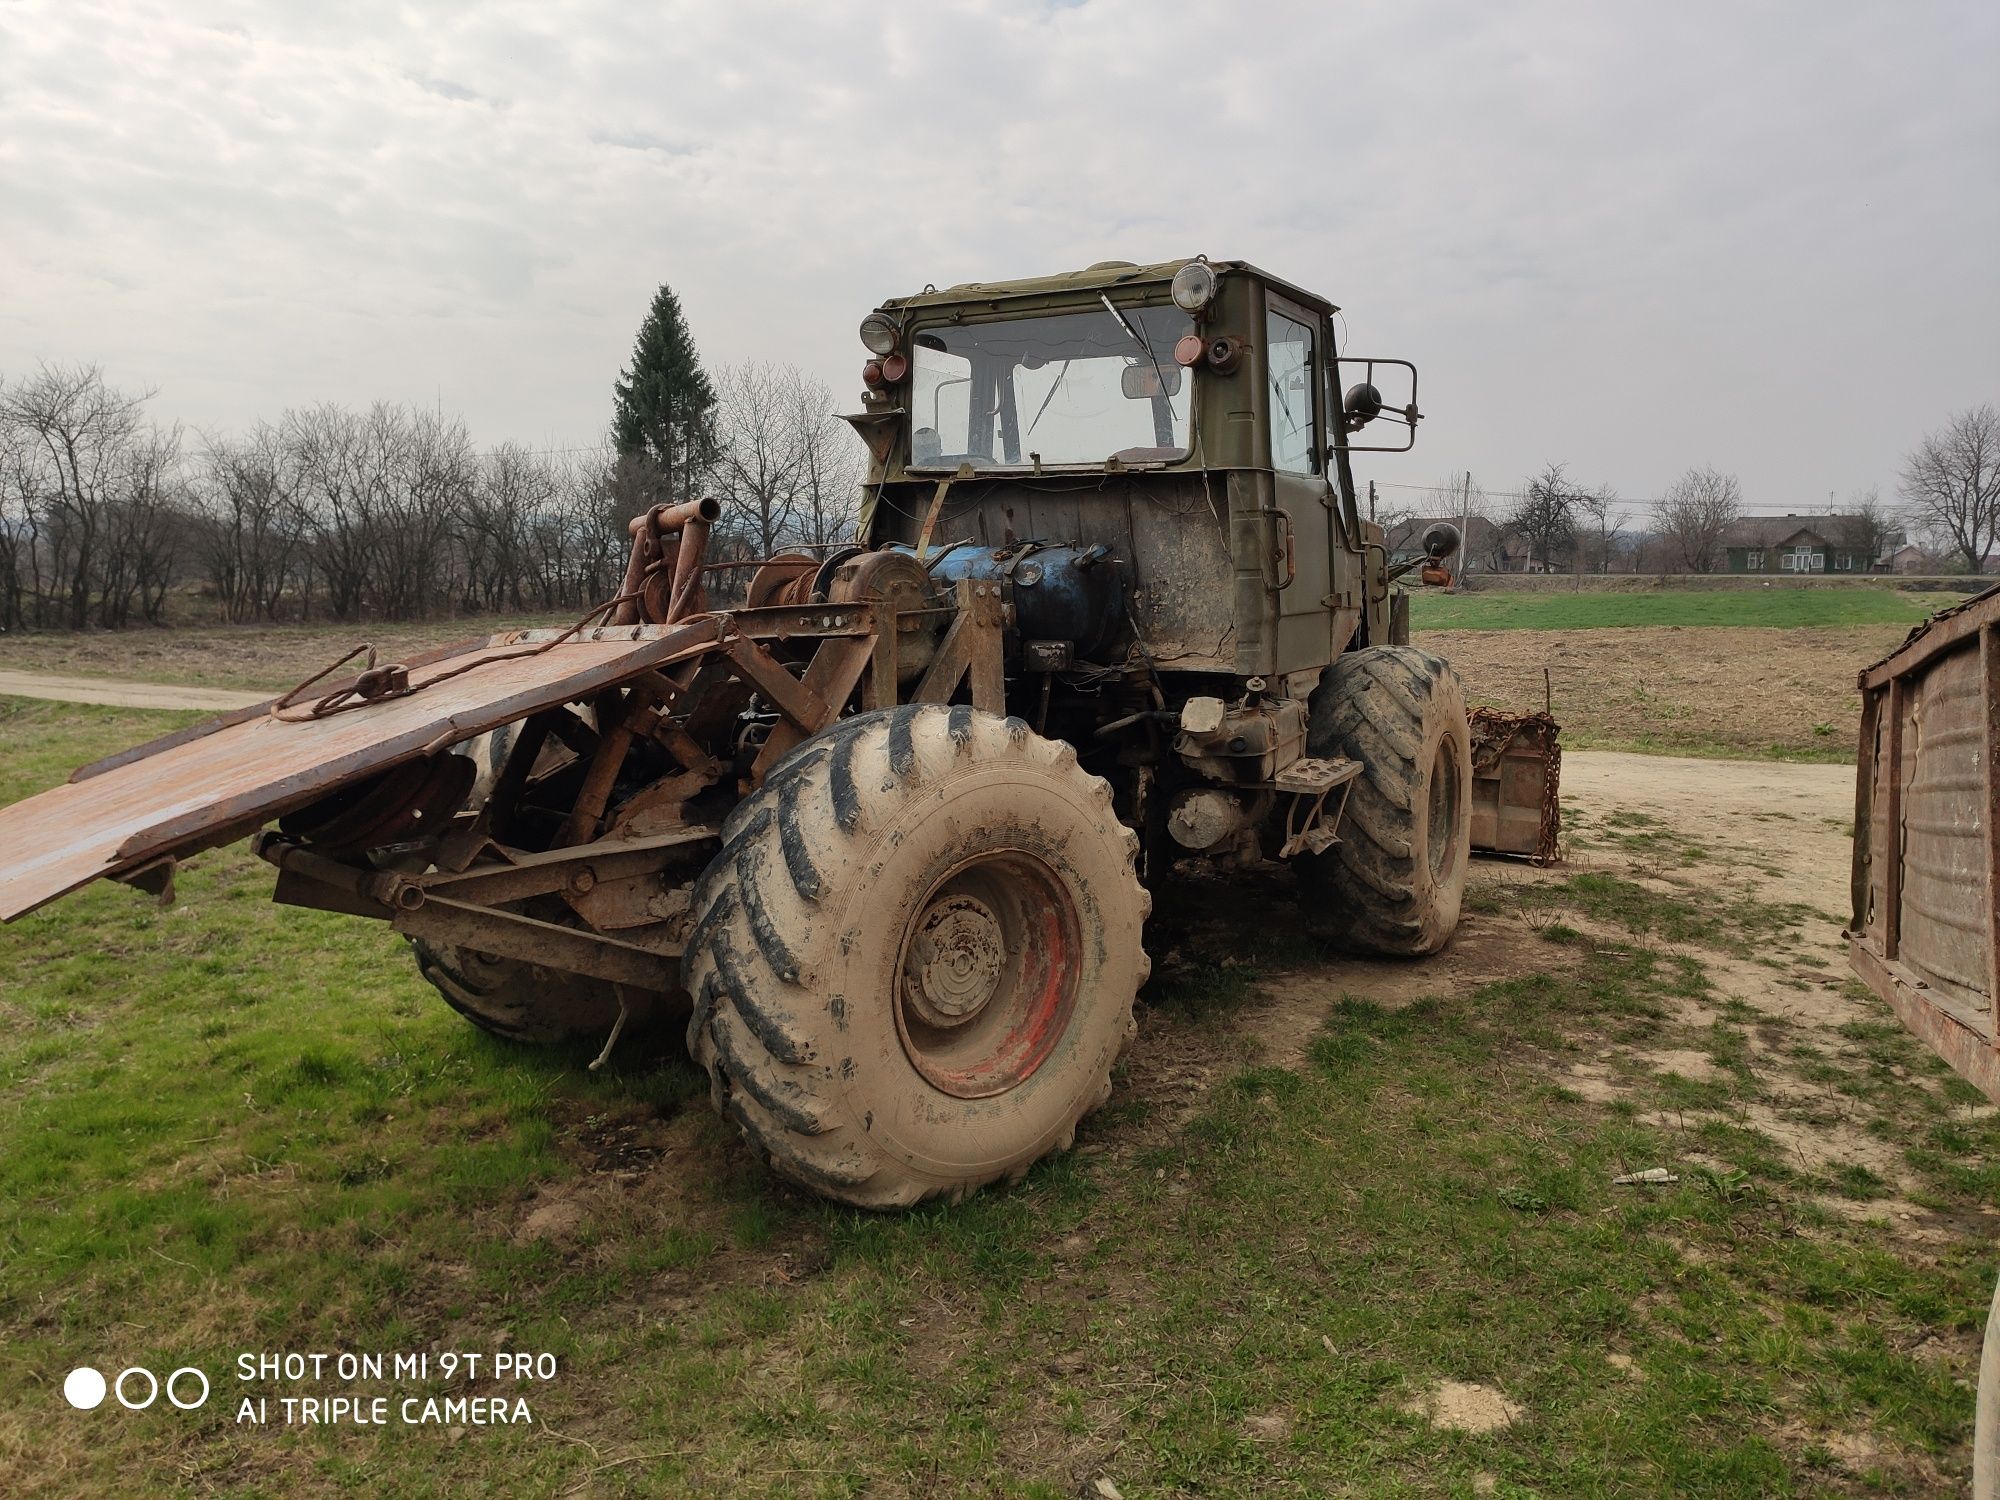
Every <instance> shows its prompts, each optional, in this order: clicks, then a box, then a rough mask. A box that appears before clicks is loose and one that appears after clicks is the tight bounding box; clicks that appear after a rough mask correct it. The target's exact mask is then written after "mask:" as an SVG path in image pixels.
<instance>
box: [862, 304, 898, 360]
mask: <svg viewBox="0 0 2000 1500" xmlns="http://www.w3.org/2000/svg"><path fill="white" fill-rule="evenodd" d="M898 337H899V334H898V332H897V329H896V322H895V319H893V318H891V317H890V316H889V315H888V314H887V313H880V312H872V313H870V314H869V315H868V316H867V317H865V318H863V319H862V320H861V343H862V347H864V348H865V349H867V351H868V352H869V353H870V354H876V355H881V354H893V353H895V350H896V342H897V339H898Z"/></svg>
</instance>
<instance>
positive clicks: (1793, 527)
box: [1722, 515, 1848, 547]
mask: <svg viewBox="0 0 2000 1500" xmlns="http://www.w3.org/2000/svg"><path fill="white" fill-rule="evenodd" d="M1847 519H1848V518H1847V517H1846V516H1825V515H1820V516H1813V515H1787V516H1745V517H1744V518H1743V519H1742V520H1740V521H1731V522H1730V523H1729V525H1728V527H1727V528H1726V529H1724V531H1723V533H1722V545H1723V546H1725V547H1781V546H1783V545H1784V544H1785V543H1786V542H1789V541H1791V540H1792V539H1793V538H1795V537H1797V536H1798V535H1799V534H1800V533H1801V532H1805V533H1807V534H1809V535H1810V536H1811V538H1812V539H1813V540H1814V541H1819V542H1828V541H1832V540H1833V539H1834V538H1835V537H1836V536H1838V535H1839V534H1840V528H1841V527H1842V526H1843V525H1845V524H1846V522H1847Z"/></svg>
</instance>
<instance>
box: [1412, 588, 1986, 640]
mask: <svg viewBox="0 0 2000 1500" xmlns="http://www.w3.org/2000/svg"><path fill="white" fill-rule="evenodd" d="M1957 602H1958V596H1957V595H1955V594H1947V595H1938V594H1922V595H1916V594H1904V593H1899V592H1897V591H1896V590H1894V589H1887V588H1881V589H1873V588H1853V589H1802V588H1791V589H1780V588H1774V589H1713V590H1698V589H1687V590H1681V589H1675V590H1664V589H1663V590H1656V591H1652V592H1648V593H1629V594H1627V593H1584V592H1578V593H1574V594H1564V593H1557V592H1551V593H1546V594H1510V593H1497V592H1493V593H1480V592H1477V591H1476V590H1475V591H1473V592H1469V593H1459V594H1447V593H1444V592H1442V591H1441V590H1437V589H1419V590H1413V591H1412V594H1411V598H1410V624H1411V628H1412V629H1415V630H1611V629H1620V628H1630V627H1633V626H1680V627H1684V628H1685V627H1690V626H1702V627H1709V628H1714V629H1730V628H1738V629H1741V628H1763V629H1782V630H1797V629H1802V628H1805V627H1809V626H1819V627H1827V626H1845V625H1881V624H1892V623H1893V624H1903V625H1914V624H1915V623H1916V622H1917V621H1919V620H1921V619H1923V618H1924V617H1925V616H1926V615H1928V614H1929V613H1930V612H1931V611H1932V610H1934V609H1938V608H1941V607H1943V606H1944V605H1947V604H1954V603H1957Z"/></svg>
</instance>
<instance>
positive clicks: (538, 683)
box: [0, 615, 722, 921]
mask: <svg viewBox="0 0 2000 1500" xmlns="http://www.w3.org/2000/svg"><path fill="white" fill-rule="evenodd" d="M721 628H722V627H721V623H720V621H719V620H718V618H717V617H715V616H712V615H710V616H703V617H700V618H698V619H695V620H692V621H690V622H688V623H686V624H684V625H677V626H669V627H663V626H620V627H612V628H600V629H596V630H588V631H577V632H564V633H562V634H560V635H557V634H555V633H553V632H535V633H523V632H509V633H506V634H502V635H496V636H493V637H491V638H490V639H488V640H485V641H480V642H473V643H470V644H467V645H463V646H457V647H450V648H447V649H445V650H443V651H439V652H433V653H430V654H428V655H426V656H423V657H417V658H414V659H412V661H411V662H410V663H409V664H408V667H407V669H406V670H407V681H406V682H405V681H403V680H401V679H397V680H394V681H393V682H392V683H391V685H389V686H388V687H387V688H386V691H382V692H381V695H380V696H378V697H375V698H373V699H368V698H363V697H360V696H358V695H357V693H356V692H355V690H354V685H353V684H354V681H355V680H354V679H350V680H349V682H347V683H335V684H332V685H331V686H330V687H329V688H328V689H324V690H322V691H321V693H320V695H319V696H318V697H317V698H302V699H301V701H292V702H288V701H287V700H288V699H294V698H299V697H300V695H299V694H298V693H297V690H295V691H294V693H293V694H288V695H287V698H286V699H273V700H272V701H271V702H269V703H265V704H259V705H258V706H256V707H254V708H246V709H239V710H236V711H235V712H233V713H229V714H225V715H223V716H222V717H220V718H216V719H210V720H207V721H206V722H204V723H201V724H196V725H193V726H191V727H190V728H188V729H184V730H182V731H180V732H179V733H178V734H172V735H168V736H166V737H165V738H163V739H159V740H155V741H153V742H152V743H150V744H147V745H141V746H139V747H138V748H136V749H133V750H128V751H125V752H124V753H122V754H120V755H115V756H112V757H111V758H110V759H108V760H103V761H99V762H98V763H96V764H95V765H90V766H85V767H84V768H83V769H81V770H79V771H77V772H76V773H75V774H74V775H72V776H71V777H70V779H69V781H68V783H67V784H65V785H63V786H59V787H56V788H54V789H53V790H51V791H47V792H43V793H41V794H40V795H39V796H35V797H30V798H28V799H27V800H26V801H23V802H17V803H15V804H13V805H12V806H11V807H6V808H0V921H12V920H13V919H14V918H16V917H19V916H21V915H23V914H24V913H26V912H30V911H33V910H34V909H35V908H36V907H38V906H41V905H42V904H43V903H45V902H48V901H53V900H54V899H55V898H56V897H58V896H61V895H63V894H65V893H67V892H69V891H73V890H75V889H76V888H77V887H78V886H81V885H86V884H88V883H89V882H90V881H92V880H96V879H99V878H100V877H103V876H126V875H130V874H133V873H134V872H136V871H139V870H141V869H142V868H143V867H144V866H147V865H149V864H153V863H155V862H156V861H159V860H160V859H161V858H162V857H163V856H166V855H181V854H191V853H194V852H196V851H198V850H201V849H208V848H213V847H215V846H216V845H218V844H223V843H228V842H230V841H231V840H233V839H236V838H240V837H242V836H244V835H245V834H248V833H250V832H253V831H254V830H255V829H256V828H258V827H259V826H260V825H261V824H263V823H265V822H267V821H269V820H270V819H271V818H274V817H276V816H278V815H279V814H282V813H286V812H290V811H292V810H294V809H296V808H300V807H304V806H306V805H308V804H310V803H312V802H315V801H317V800H318V799H319V798H321V797H323V796H325V795H326V794H327V793H329V792H332V791H336V790H339V789H340V788H342V787H346V786H349V785H352V784H355V783H358V782H360V781H363V780H365V779H366V778H368V777H370V776H374V775H376V774H378V773H380V772H382V771H385V770H388V769H389V768H390V767H393V766H397V765H401V764H404V763H405V762H410V761H415V760H417V759H419V758H421V757H423V756H426V755H430V754H435V753H437V752H439V751H442V750H444V749H446V748H448V747H449V746H451V745H454V744H457V743H459V742H460V741H463V740H467V739H471V738H473V737H475V736H477V735H481V734H484V733H486V732H487V731H489V730H492V729H497V728H499V727H500V726H501V725H503V724H509V723H512V722H514V721H515V720H517V719H520V718H523V717H525V716H527V715H528V714H531V713H535V712H537V711H538V710H541V709H545V708H553V707H556V706H557V705H559V704H562V703H566V702H569V701H571V700H574V699H579V698H588V697H590V696H591V695H593V694H595V693H599V692H603V691H604V690H606V689H608V688H611V687H615V686H617V685H618V684H620V683H622V682H625V681H628V680H629V679H631V678H633V677H636V676H638V675H639V674H641V673H644V672H648V671H650V670H653V669H655V668H658V667H662V666H665V665H667V664H669V663H671V662H675V661H679V660H682V659H685V658H687V657H690V656H694V655H698V654H700V653H701V652H702V651H704V650H707V649H709V648H710V647H711V646H713V645H714V643H715V642H716V640H717V638H718V634H719V631H720V630H721ZM377 685H378V686H379V679H378V684H377Z"/></svg>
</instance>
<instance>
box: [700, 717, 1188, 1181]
mask: <svg viewBox="0 0 2000 1500" xmlns="http://www.w3.org/2000/svg"><path fill="white" fill-rule="evenodd" d="M1137 852H1138V840H1137V839H1136V838H1135V837H1134V836H1133V835H1132V833H1130V832H1129V831H1128V830H1127V829H1125V828H1124V827H1122V826H1121V825H1120V824H1119V823H1118V821H1117V819H1116V818H1115V817H1114V816H1113V814H1112V810H1111V789H1110V787H1109V786H1108V785H1106V783H1105V782H1104V781H1103V780H1102V779H1100V778H1098V777H1096V776H1092V775H1090V774H1089V773H1088V772H1086V771H1084V770H1083V769H1082V768H1081V767H1079V766H1078V765H1077V762H1076V752H1075V751H1074V750H1072V749H1071V748H1070V747H1069V746H1067V745H1064V744H1061V743H1059V742H1057V741H1053V740H1048V739H1044V738H1042V737H1041V736H1039V735H1036V734H1034V733H1032V732H1030V731H1029V729H1028V727H1027V726H1026V725H1025V724H1023V723H1022V722H1021V721H1020V720H1018V719H1011V718H1009V719H1002V718H1000V717H998V716H996V715H993V714H989V713H982V712H979V711H977V710H974V709H972V708H969V707H965V706H955V707H949V708H947V707H946V706H945V705H943V704H931V703H923V704H908V705H904V706H903V707H899V708H890V709H882V710H878V711H876V712H872V713H865V714H860V715H857V716H856V717H854V718H851V719H845V720H842V721H841V722H839V723H838V724H835V725H834V726H833V727H831V728H830V729H828V730H827V731H825V732H824V733H822V734H820V735H818V736H817V737H815V738H813V739H811V740H808V741H806V742H805V743H804V744H802V745H800V746H798V747H797V748H796V749H795V750H793V751H792V752H791V754H790V755H788V756H787V757H786V758H785V759H784V760H782V761H781V762H779V764H778V765H777V767H776V768H775V769H774V770H773V771H772V772H771V774H770V776H769V778H768V779H767V780H766V781H765V783H764V785H763V787H762V788H760V789H759V790H758V791H756V792H754V793H752V794H751V795H750V796H748V797H746V798H745V799H744V800H743V801H742V802H741V803H740V804H738V806H737V807H736V809H735V811H734V812H733V813H731V815H730V818H729V821H728V822H727V823H725V824H724V825H723V846H722V849H721V851H720V852H719V853H718V854H717V855H716V857H715V860H714V862H713V863H711V864H710V865H709V866H708V868H707V870H706V871H704V872H703V874H702V876H701V878H700V879H699V880H698V881H697V882H696V884H695V894H694V911H695V914H696V917H695V922H696V925H695V927H694V928H693V930H692V931H691V932H690V934H689V938H688V946H687V952H686V957H685V958H684V959H683V960H682V972H683V975H684V979H685V983H686V987H687V989H688V990H689V992H690V993H692V995H693V996H694V1012H693V1015H692V1017H691V1018H690V1020H689V1023H688V1050H689V1051H690V1052H692V1053H693V1055H694V1057H695V1060H696V1061H698V1062H699V1063H701V1065H702V1066H703V1067H704V1068H706V1069H707V1070H708V1074H709V1081H710V1091H711V1096H712V1098H713V1100H714V1103H715V1106H716V1108H717V1109H718V1110H719V1111H720V1112H721V1113H722V1114H724V1115H725V1116H726V1117H728V1118H730V1119H732V1120H734V1121H735V1122H736V1124H737V1125H738V1126H739V1127H740V1128H741V1130H742V1132H743V1134H744V1136H745V1138H746V1139H747V1140H748V1141H749V1143H750V1145H751V1147H752V1149H753V1150H754V1151H755V1152H756V1153H757V1155H758V1156H759V1157H761V1158H762V1159H763V1160H765V1161H767V1162H768V1163H769V1164H770V1166H771V1167H772V1168H773V1169H774V1170H775V1171H776V1172H778V1173H779V1174H780V1175H782V1176H784V1177H786V1178H789V1179H791V1180H792V1181H794V1182H797V1183H800V1184H802V1185H803V1186H805V1187H808V1188H811V1189H812V1190H813V1191H815V1192H817V1193H820V1194H822V1195H824V1196H826V1197H829V1198H833V1199H836V1200H838V1201H840V1202H842V1203H849V1204H854V1205H856V1206H858V1207H864V1208H896V1207H904V1206H907V1205H910V1204H914V1203H918V1202H921V1201H923V1200H925V1199H927V1198H936V1197H946V1198H952V1199H956V1198H958V1197H961V1196H963V1195H964V1194H966V1193H968V1192H971V1191H972V1190H973V1189H975V1188H978V1187H980V1186H981V1185H983V1184H985V1183H989V1182H993V1181H996V1180H998V1179H1001V1178H1006V1179H1008V1180H1009V1181H1015V1180H1018V1179H1019V1178H1021V1177H1022V1176H1024V1175H1025V1174H1026V1173H1027V1170H1028V1168H1029V1167H1030V1166H1031V1165H1033V1164H1034V1163H1035V1162H1036V1161H1038V1160H1040V1159H1041V1158H1042V1157H1044V1156H1046V1155H1048V1154H1050V1153H1051V1152H1055V1151H1062V1150H1066V1149H1067V1148H1068V1147H1069V1146H1070V1144H1071V1143H1072V1142H1073V1141H1074V1139H1075V1137H1076V1127H1077V1121H1078V1120H1080V1119H1081V1118H1082V1117H1083V1116H1084V1115H1086V1114H1088V1113H1089V1112H1090V1111H1091V1110H1093V1109H1096V1108H1097V1107H1098V1106H1099V1105H1101V1104H1103V1103H1104V1101H1105V1100H1106V1099H1108V1098H1109V1097H1110V1094H1111V1070H1112V1067H1113V1065H1114V1064H1115V1063H1116V1062H1117V1061H1118V1058H1119V1056H1120V1055H1121V1054H1122V1053H1123V1052H1124V1050H1125V1048H1126V1046H1127V1045H1128V1044H1129V1043H1130V1041H1131V1039H1132V1036H1133V1034H1134V1031H1135V1024H1134V1021H1133V1017H1132V1004H1133V1000H1134V997H1135V996H1136V995H1137V993H1138V989H1139V986H1140V985H1141V984H1142V983H1144V982H1145V979H1146V974H1147V962H1146V955H1145V950H1144V948H1143V946H1142V945H1141V941H1140V934H1141V929H1142V927H1143V925H1144V922H1145V918H1146V914H1147V911H1148V909H1149V907H1150V902H1149V901H1148V899H1147V896H1146V893H1145V891H1144V890H1143V889H1142V888H1141V887H1140V885H1139V881H1138V877H1137V874H1136V873H1135V868H1134V864H1135V857H1136V855H1137Z"/></svg>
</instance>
